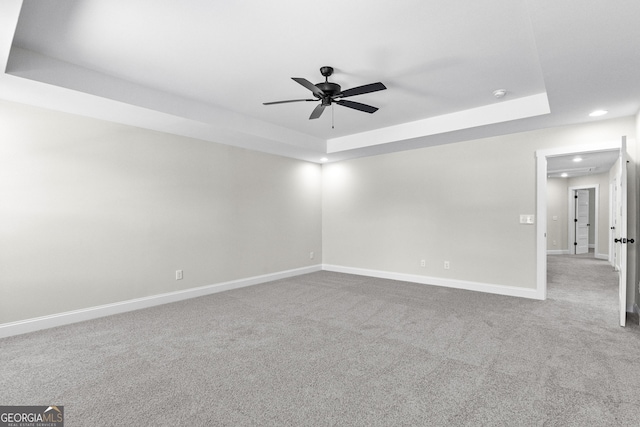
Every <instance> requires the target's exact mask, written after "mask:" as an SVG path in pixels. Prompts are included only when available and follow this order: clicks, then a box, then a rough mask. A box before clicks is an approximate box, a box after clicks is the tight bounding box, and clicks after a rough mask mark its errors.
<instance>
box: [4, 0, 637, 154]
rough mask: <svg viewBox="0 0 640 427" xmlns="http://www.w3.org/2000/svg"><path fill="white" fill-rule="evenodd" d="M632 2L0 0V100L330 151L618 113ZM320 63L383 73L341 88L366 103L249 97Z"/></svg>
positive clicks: (289, 94)
mask: <svg viewBox="0 0 640 427" xmlns="http://www.w3.org/2000/svg"><path fill="white" fill-rule="evenodd" d="M638 16H640V2H634V1H609V2H605V1H601V0H563V1H557V0H484V1H482V2H478V1H469V0H430V1H425V0H403V1H402V2H388V1H382V0H351V1H348V2H345V1H339V0H324V1H322V2H313V3H312V2H303V1H299V0H275V1H270V2H265V1H259V0H234V1H225V0H217V1H216V0H213V1H212V0H183V1H181V2H170V1H158V0H122V1H115V0H55V1H42V0H24V1H21V0H3V2H1V3H0V66H2V69H3V71H4V70H5V64H6V71H5V73H3V74H2V75H1V76H0V97H2V98H4V99H8V100H12V101H17V102H23V103H27V104H33V105H38V106H43V107H46V108H53V109H57V110H61V111H67V112H72V113H76V114H83V115H87V116H91V117H97V118H101V119H106V120H112V121H116V122H121V123H126V124H131V125H135V126H140V127H145V128H150V129H156V130H160V131H164V132H172V133H176V134H180V135H186V136H190V137H196V138H200V139H205V140H210V141H215V142H222V143H226V144H231V145H236V146H240V147H246V148H251V149H256V150H261V151H265V152H270V153H274V154H279V155H285V156H290V157H294V158H300V159H304V160H310V161H316V162H317V161H319V159H320V157H323V156H324V157H328V158H329V160H330V161H333V160H340V159H345V158H353V157H359V156H366V155H373V154H379V153H384V152H391V151H396V150H405V149H411V148H418V147H425V146H430V145H436V144H443V143H450V142H455V141H461V140H466V139H472V138H482V137H486V136H493V135H500V134H506V133H511V132H519V131H526V130H531V129H537V128H543V127H550V126H558V125H563V124H571V123H581V122H586V121H593V120H598V119H593V118H590V117H588V116H587V114H588V113H589V112H590V111H592V110H594V109H597V108H604V109H607V110H609V112H610V114H609V115H608V116H604V118H612V117H622V116H629V115H632V114H635V113H637V112H638V110H639V109H640V79H639V78H638V76H640V52H639V51H638V43H637V40H640V26H639V25H637V22H636V21H637V17H638ZM14 30H15V31H14ZM324 65H329V66H333V67H334V68H335V70H336V71H335V73H334V75H333V76H332V77H331V78H330V81H333V82H336V83H339V84H340V85H341V86H342V88H343V89H348V88H351V87H355V86H359V85H362V84H367V83H372V82H377V81H381V82H383V83H384V84H385V85H386V86H387V90H385V91H380V92H375V93H370V94H364V95H360V96H357V97H353V98H350V99H351V100H354V101H357V102H363V103H365V104H370V105H374V106H376V107H379V108H380V109H379V110H378V111H377V112H375V113H374V114H367V113H363V112H360V111H356V110H352V109H349V108H344V107H341V106H335V108H334V110H333V111H331V110H330V109H329V110H327V111H325V113H324V115H323V116H322V117H321V118H320V119H317V120H308V117H309V114H310V113H311V111H312V110H313V107H314V106H315V103H311V102H308V103H291V104H279V105H271V106H264V105H262V103H263V102H266V101H278V100H285V99H299V98H308V97H310V96H309V95H310V92H309V91H308V90H306V89H305V88H304V87H302V86H300V85H298V84H297V83H295V82H294V81H292V80H291V77H303V78H306V79H308V80H310V81H311V82H313V83H317V82H320V81H322V80H323V78H322V76H321V75H320V72H319V68H320V67H321V66H324ZM496 89H506V90H507V91H508V92H507V96H505V97H504V98H502V99H499V100H498V99H496V98H494V97H493V96H492V92H493V91H494V90H496ZM332 113H333V114H332ZM332 120H333V122H334V127H332Z"/></svg>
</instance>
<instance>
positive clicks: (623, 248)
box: [613, 137, 627, 326]
mask: <svg viewBox="0 0 640 427" xmlns="http://www.w3.org/2000/svg"><path fill="white" fill-rule="evenodd" d="M617 168H618V173H617V179H616V181H617V185H618V188H617V189H616V199H617V202H616V206H615V208H616V213H615V217H616V228H615V230H614V233H613V235H614V236H615V237H614V248H615V254H616V258H617V259H616V260H615V264H616V267H617V270H618V278H619V283H618V293H619V297H620V326H624V325H625V324H626V321H627V320H626V318H627V243H626V242H627V140H626V137H623V138H622V146H621V147H620V157H619V158H618V164H617Z"/></svg>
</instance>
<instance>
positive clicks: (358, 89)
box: [336, 82, 387, 98]
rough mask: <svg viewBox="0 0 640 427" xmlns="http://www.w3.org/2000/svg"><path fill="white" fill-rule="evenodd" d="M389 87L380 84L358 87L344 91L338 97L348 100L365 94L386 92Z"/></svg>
mask: <svg viewBox="0 0 640 427" xmlns="http://www.w3.org/2000/svg"><path fill="white" fill-rule="evenodd" d="M386 88H387V87H386V86H385V85H383V84H382V83H380V82H377V83H370V84H368V85H364V86H358V87H354V88H351V89H347V90H343V91H342V92H340V93H339V94H338V95H336V97H341V98H346V97H347V96H354V95H362V94H363V93H370V92H377V91H379V90H385V89H386Z"/></svg>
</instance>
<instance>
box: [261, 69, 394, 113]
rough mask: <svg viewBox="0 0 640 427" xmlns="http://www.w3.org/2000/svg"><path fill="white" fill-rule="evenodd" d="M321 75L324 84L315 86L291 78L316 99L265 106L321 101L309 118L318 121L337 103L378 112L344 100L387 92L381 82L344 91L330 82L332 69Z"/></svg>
mask: <svg viewBox="0 0 640 427" xmlns="http://www.w3.org/2000/svg"><path fill="white" fill-rule="evenodd" d="M320 73H321V74H322V75H323V76H324V82H321V83H318V84H315V85H314V84H313V83H311V82H310V81H309V80H307V79H303V78H301V77H291V78H292V79H293V80H294V81H296V82H298V83H300V84H301V85H302V86H304V87H306V88H307V89H309V90H310V91H311V92H312V94H313V96H314V97H315V99H290V100H288V101H275V102H264V103H263V105H273V104H285V103H289V102H304V101H318V100H320V101H321V102H320V104H318V106H317V107H316V108H315V109H314V110H313V112H311V116H309V120H313V119H317V118H318V117H320V116H321V115H322V112H323V111H324V109H325V107H328V106H329V105H331V104H332V103H336V104H338V105H342V106H343V107H348V108H353V109H354V110H358V111H364V112H365V113H375V112H376V111H378V108H377V107H373V106H371V105H367V104H361V103H359V102H354V101H349V100H345V99H342V98H347V97H350V96H355V95H362V94H365V93H370V92H377V91H379V90H385V89H386V87H385V85H383V84H382V83H380V82H377V83H370V84H368V85H363V86H358V87H354V88H351V89H347V90H344V91H343V90H342V89H341V87H340V85H339V84H336V83H331V82H330V81H329V76H330V75H332V74H333V68H332V67H322V68H320Z"/></svg>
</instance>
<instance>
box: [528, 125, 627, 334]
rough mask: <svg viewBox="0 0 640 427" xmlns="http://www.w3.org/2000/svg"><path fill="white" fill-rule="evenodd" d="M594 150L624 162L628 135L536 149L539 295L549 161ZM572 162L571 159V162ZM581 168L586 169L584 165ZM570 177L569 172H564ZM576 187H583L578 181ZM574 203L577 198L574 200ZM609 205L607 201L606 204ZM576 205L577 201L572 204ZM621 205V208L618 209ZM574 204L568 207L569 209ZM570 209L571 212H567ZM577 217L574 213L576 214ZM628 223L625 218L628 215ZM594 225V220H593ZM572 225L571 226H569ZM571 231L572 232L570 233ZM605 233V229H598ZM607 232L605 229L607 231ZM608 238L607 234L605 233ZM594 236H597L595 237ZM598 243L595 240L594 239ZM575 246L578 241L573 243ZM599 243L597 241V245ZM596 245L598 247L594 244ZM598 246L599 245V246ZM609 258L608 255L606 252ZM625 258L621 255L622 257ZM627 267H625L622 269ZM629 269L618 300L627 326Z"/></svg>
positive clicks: (543, 279) (543, 280)
mask: <svg viewBox="0 0 640 427" xmlns="http://www.w3.org/2000/svg"><path fill="white" fill-rule="evenodd" d="M595 153H610V154H611V155H612V158H614V157H615V158H618V160H617V161H618V162H619V163H620V164H623V163H624V160H623V159H624V156H625V155H626V139H625V138H624V137H623V138H622V139H621V140H620V141H612V142H606V143H600V144H594V145H591V146H578V147H562V148H555V149H549V150H539V151H538V152H536V157H537V171H536V175H537V200H536V201H537V210H536V215H537V217H538V221H537V230H536V231H537V238H536V244H537V251H536V252H537V287H536V290H537V295H538V297H540V299H546V298H547V273H548V271H547V249H548V240H547V239H548V235H547V234H548V233H547V228H548V227H547V223H548V221H547V214H548V211H547V179H548V178H549V177H551V174H550V172H554V171H553V170H550V169H548V164H550V163H557V162H553V161H552V160H563V161H567V162H571V161H572V160H573V159H575V158H580V157H587V156H589V155H592V154H595ZM569 164H570V163H569ZM574 169H575V170H577V169H580V168H578V167H575V168H574ZM582 169H585V168H584V167H583V168H582ZM609 170H611V166H609V167H608V168H606V170H603V169H602V168H601V169H600V170H599V171H598V172H599V173H605V172H607V173H608V172H609ZM582 172H585V175H588V174H589V173H590V172H594V171H590V170H587V171H584V170H583V171H582ZM564 177H567V175H564ZM575 187H580V186H579V185H576V186H575ZM579 189H580V188H573V189H572V190H579ZM574 203H575V202H574ZM607 205H609V204H608V203H607V204H606V205H605V206H607ZM573 206H574V207H575V205H573ZM618 208H620V209H618ZM570 209H571V208H569V209H568V211H569V210H570ZM616 210H618V211H619V212H621V211H623V210H624V211H625V212H626V209H623V208H622V207H621V206H617V207H616ZM567 213H568V212H567ZM573 219H575V217H574V218H573ZM624 222H625V224H626V219H625V221H624ZM594 226H595V224H594ZM568 228H569V229H571V228H572V227H568ZM568 234H569V233H568ZM571 234H572V237H573V238H574V240H573V241H572V242H571V243H572V245H573V243H575V242H576V240H575V237H576V236H575V228H574V231H573V233H571ZM597 234H602V233H597ZM605 236H606V233H605ZM605 238H608V236H606V237H605ZM594 240H595V238H594ZM594 244H595V243H594ZM573 246H575V245H573ZM597 246H598V245H596V247H597ZM567 249H569V248H567ZM594 249H595V248H594ZM596 250H597V249H596ZM574 253H575V252H574ZM607 258H608V255H607ZM620 258H621V259H622V257H620ZM622 270H625V271H622ZM624 272H626V266H623V267H622V268H621V271H620V274H619V280H618V294H619V304H618V311H619V314H620V316H619V317H620V325H621V326H624V323H625V317H626V277H624V276H626V275H625V274H623V273H624Z"/></svg>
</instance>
